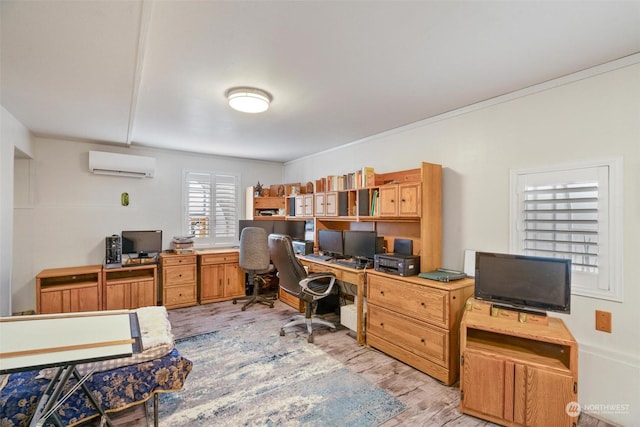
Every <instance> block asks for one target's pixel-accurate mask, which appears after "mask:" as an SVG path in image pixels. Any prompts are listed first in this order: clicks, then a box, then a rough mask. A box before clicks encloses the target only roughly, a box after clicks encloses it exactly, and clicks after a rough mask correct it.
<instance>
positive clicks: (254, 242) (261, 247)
mask: <svg viewBox="0 0 640 427" xmlns="http://www.w3.org/2000/svg"><path fill="white" fill-rule="evenodd" d="M238 265H239V266H240V268H241V269H243V270H244V271H245V272H246V273H247V274H248V275H249V283H253V292H252V294H251V295H249V296H246V297H241V298H234V299H233V303H234V304H237V303H238V301H247V302H245V303H244V305H243V306H242V311H245V310H246V309H247V307H249V306H251V305H252V304H255V303H262V304H266V305H268V306H269V307H271V308H273V301H274V298H273V297H269V298H267V297H265V296H264V295H261V294H260V288H262V286H263V285H264V284H265V283H266V281H265V279H264V277H263V276H264V275H266V274H269V273H271V272H273V265H272V264H271V262H270V259H269V245H268V243H267V232H266V231H265V230H264V229H263V228H260V227H245V228H243V229H242V233H240V257H239V262H238Z"/></svg>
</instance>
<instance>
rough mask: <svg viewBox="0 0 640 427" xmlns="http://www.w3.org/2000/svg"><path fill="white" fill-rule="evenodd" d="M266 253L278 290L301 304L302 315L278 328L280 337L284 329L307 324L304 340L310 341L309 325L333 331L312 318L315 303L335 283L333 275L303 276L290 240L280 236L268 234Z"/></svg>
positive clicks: (302, 270) (326, 324)
mask: <svg viewBox="0 0 640 427" xmlns="http://www.w3.org/2000/svg"><path fill="white" fill-rule="evenodd" d="M269 254H270V256H271V261H272V262H273V264H274V265H275V268H276V270H277V271H278V279H279V281H280V288H281V289H282V290H283V291H285V292H287V293H289V294H291V295H293V296H295V297H297V298H300V299H301V300H302V301H304V304H305V315H304V316H303V315H300V314H299V315H296V316H295V317H294V318H293V320H291V321H290V322H289V323H287V324H285V325H283V326H282V327H281V328H280V335H281V336H284V330H285V328H289V327H291V326H296V325H307V332H308V333H309V336H308V338H307V341H308V342H310V343H312V342H313V329H312V326H311V325H312V324H314V323H315V324H320V325H325V326H328V327H329V330H330V331H331V332H333V331H335V330H336V325H334V324H333V323H331V322H329V321H327V320H324V319H322V318H320V317H317V316H315V310H316V307H317V304H318V303H317V301H318V300H319V299H321V298H324V297H326V296H328V295H330V294H331V293H332V291H333V286H334V284H335V281H336V276H335V274H333V273H330V272H324V273H311V274H307V271H306V270H305V269H304V267H303V266H302V264H301V263H300V261H298V258H296V255H295V253H294V252H293V244H292V243H291V237H289V236H287V235H284V234H270V235H269Z"/></svg>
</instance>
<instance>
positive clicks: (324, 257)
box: [303, 254, 332, 261]
mask: <svg viewBox="0 0 640 427" xmlns="http://www.w3.org/2000/svg"><path fill="white" fill-rule="evenodd" d="M303 256H304V258H309V259H315V260H318V261H331V259H332V257H330V256H329V255H319V254H306V255H303Z"/></svg>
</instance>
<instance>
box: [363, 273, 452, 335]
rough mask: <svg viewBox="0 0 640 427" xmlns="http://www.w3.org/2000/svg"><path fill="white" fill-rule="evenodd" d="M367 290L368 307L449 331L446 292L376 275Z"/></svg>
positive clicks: (369, 277) (369, 279)
mask: <svg viewBox="0 0 640 427" xmlns="http://www.w3.org/2000/svg"><path fill="white" fill-rule="evenodd" d="M367 288H368V292H367V296H368V300H367V301H368V303H369V304H377V305H379V306H381V307H385V308H388V309H390V310H393V311H397V312H400V313H403V314H405V315H407V316H411V317H415V318H416V319H417V320H422V321H425V322H429V323H432V324H435V325H437V326H440V327H442V328H445V329H449V325H448V321H447V319H448V318H449V313H448V305H447V301H448V299H447V295H448V293H447V292H446V291H441V290H439V289H433V288H428V287H426V286H421V285H416V284H413V283H407V282H403V281H401V280H396V279H392V278H386V277H381V276H377V275H369V276H368V283H367Z"/></svg>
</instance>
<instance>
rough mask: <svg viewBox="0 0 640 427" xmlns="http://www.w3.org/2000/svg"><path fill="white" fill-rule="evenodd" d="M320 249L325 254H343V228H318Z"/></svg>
mask: <svg viewBox="0 0 640 427" xmlns="http://www.w3.org/2000/svg"><path fill="white" fill-rule="evenodd" d="M318 250H319V251H320V252H322V253H324V254H325V255H330V256H343V255H344V252H343V243H342V231H341V230H318Z"/></svg>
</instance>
